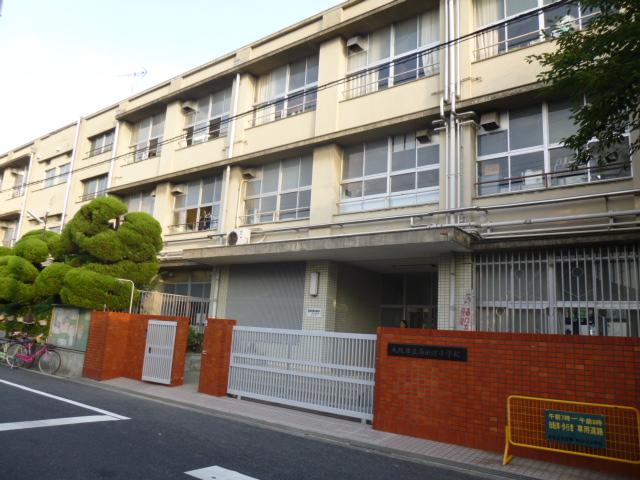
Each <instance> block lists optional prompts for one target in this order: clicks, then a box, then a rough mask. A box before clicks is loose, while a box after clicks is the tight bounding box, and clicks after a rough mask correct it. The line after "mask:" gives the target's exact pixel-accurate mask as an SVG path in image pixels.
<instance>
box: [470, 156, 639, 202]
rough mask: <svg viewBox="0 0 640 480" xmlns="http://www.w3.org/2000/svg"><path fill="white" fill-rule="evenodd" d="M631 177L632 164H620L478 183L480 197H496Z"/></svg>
mask: <svg viewBox="0 0 640 480" xmlns="http://www.w3.org/2000/svg"><path fill="white" fill-rule="evenodd" d="M630 176H631V162H618V163H611V164H608V165H602V166H595V167H591V166H588V167H581V168H576V169H573V170H571V169H564V170H556V171H554V172H542V171H540V172H535V173H534V174H530V175H521V176H517V177H509V178H499V179H495V180H485V181H481V182H477V183H476V192H477V195H478V196H485V195H495V194H499V193H508V192H520V191H526V190H538V189H545V188H553V187H565V186H569V185H584V184H589V183H596V182H602V181H607V180H616V179H622V178H629V177H630Z"/></svg>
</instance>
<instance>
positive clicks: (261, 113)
mask: <svg viewBox="0 0 640 480" xmlns="http://www.w3.org/2000/svg"><path fill="white" fill-rule="evenodd" d="M316 104H317V87H311V88H308V89H307V90H305V91H300V92H295V93H292V94H289V95H287V96H286V97H283V98H281V99H277V98H275V99H273V100H270V101H269V102H265V103H261V104H258V105H256V106H255V107H254V108H253V116H252V117H251V120H250V123H249V126H250V127H257V126H259V125H262V124H265V123H269V122H273V121H275V120H280V119H282V118H286V117H291V116H294V115H298V114H300V113H304V112H311V111H314V110H315V109H316Z"/></svg>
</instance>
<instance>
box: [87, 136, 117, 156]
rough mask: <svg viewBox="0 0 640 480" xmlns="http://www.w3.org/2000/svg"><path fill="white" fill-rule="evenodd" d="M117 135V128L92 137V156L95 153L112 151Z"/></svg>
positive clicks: (90, 152) (90, 154)
mask: <svg viewBox="0 0 640 480" xmlns="http://www.w3.org/2000/svg"><path fill="white" fill-rule="evenodd" d="M114 135H115V130H109V131H108V132H105V133H101V134H100V135H96V136H95V137H92V138H91V139H90V140H91V150H90V151H89V156H90V157H92V156H94V155H99V154H101V153H104V152H110V151H111V149H112V148H113V138H114Z"/></svg>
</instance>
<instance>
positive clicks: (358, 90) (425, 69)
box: [343, 48, 440, 100]
mask: <svg viewBox="0 0 640 480" xmlns="http://www.w3.org/2000/svg"><path fill="white" fill-rule="evenodd" d="M439 71H440V64H439V62H438V52H437V50H436V51H432V48H430V49H429V50H427V51H422V52H417V53H414V54H411V55H408V56H405V57H402V58H400V59H396V60H393V61H390V62H386V63H382V64H378V65H376V66H373V67H368V68H366V69H365V70H362V71H359V72H356V73H352V74H351V75H349V76H348V77H347V84H346V88H345V90H344V92H343V97H344V99H345V100H349V99H351V98H356V97H360V96H362V95H366V94H368V93H374V92H377V91H379V90H384V89H387V88H390V87H393V86H395V85H401V84H403V83H406V82H410V81H412V80H417V79H419V78H423V77H430V76H433V75H437V74H438V73H439Z"/></svg>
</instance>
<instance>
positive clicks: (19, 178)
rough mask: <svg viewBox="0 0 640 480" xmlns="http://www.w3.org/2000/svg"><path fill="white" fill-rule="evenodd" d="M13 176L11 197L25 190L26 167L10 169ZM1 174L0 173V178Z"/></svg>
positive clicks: (18, 195)
mask: <svg viewBox="0 0 640 480" xmlns="http://www.w3.org/2000/svg"><path fill="white" fill-rule="evenodd" d="M11 175H12V176H13V190H12V191H11V197H12V198H15V197H21V196H22V195H24V192H25V190H26V168H23V169H13V170H11ZM1 178H2V175H0V179H1Z"/></svg>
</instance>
